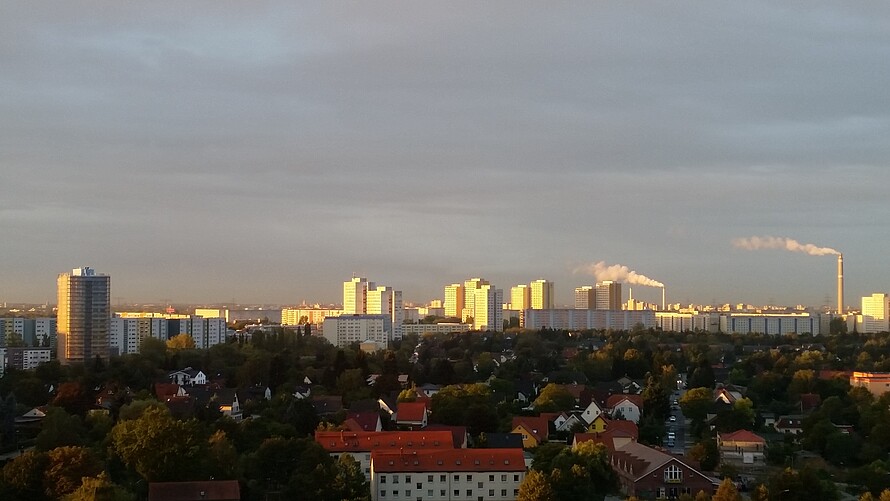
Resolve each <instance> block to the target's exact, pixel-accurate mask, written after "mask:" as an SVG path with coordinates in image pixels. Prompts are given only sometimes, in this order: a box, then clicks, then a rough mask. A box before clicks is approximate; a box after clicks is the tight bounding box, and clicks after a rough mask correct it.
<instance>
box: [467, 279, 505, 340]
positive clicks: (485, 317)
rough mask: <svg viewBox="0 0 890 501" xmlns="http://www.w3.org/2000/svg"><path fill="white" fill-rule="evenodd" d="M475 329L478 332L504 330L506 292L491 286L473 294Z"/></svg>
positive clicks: (483, 287) (484, 286) (485, 286)
mask: <svg viewBox="0 0 890 501" xmlns="http://www.w3.org/2000/svg"><path fill="white" fill-rule="evenodd" d="M473 300H474V307H473V310H474V311H473V313H474V316H473V329H475V330H477V331H486V330H487V331H495V332H499V331H503V330H504V311H503V306H504V291H503V289H497V288H495V287H494V286H493V285H491V284H486V285H483V286H481V287H480V288H479V289H475V290H474V292H473Z"/></svg>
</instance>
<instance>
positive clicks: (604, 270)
mask: <svg viewBox="0 0 890 501" xmlns="http://www.w3.org/2000/svg"><path fill="white" fill-rule="evenodd" d="M575 273H587V274H588V275H593V276H594V277H596V281H597V282H602V281H604V280H612V281H614V282H624V283H628V284H632V285H645V286H647V287H664V284H663V283H661V282H659V281H657V280H652V279H651V278H649V277H647V276H646V275H640V274H639V273H637V272H635V271H633V270H631V269H630V268H628V267H627V266H624V265H622V264H613V265H611V266H608V265H606V262H605V261H599V262H597V263H593V264H587V265H584V266H581V267H579V268H576V269H575Z"/></svg>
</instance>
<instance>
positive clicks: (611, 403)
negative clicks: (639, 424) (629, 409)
mask: <svg viewBox="0 0 890 501" xmlns="http://www.w3.org/2000/svg"><path fill="white" fill-rule="evenodd" d="M624 400H627V401H629V402H632V403H633V404H634V405H636V406H637V407H639V408H640V410H642V409H643V397H642V396H640V395H625V394H623V393H620V394H616V395H609V399H608V400H606V407H608V408H610V409H614V408H615V406H616V405H618V404H620V403H621V402H622V401H624Z"/></svg>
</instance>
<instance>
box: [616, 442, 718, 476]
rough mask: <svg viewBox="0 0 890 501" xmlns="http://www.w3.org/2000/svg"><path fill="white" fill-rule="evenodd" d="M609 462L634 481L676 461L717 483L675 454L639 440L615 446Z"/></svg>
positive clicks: (621, 473)
mask: <svg viewBox="0 0 890 501" xmlns="http://www.w3.org/2000/svg"><path fill="white" fill-rule="evenodd" d="M611 462H612V468H613V469H615V470H617V471H618V474H619V475H622V476H624V477H627V478H630V479H633V480H634V481H635V482H636V481H639V480H641V479H642V478H643V477H645V476H646V475H650V474H652V473H654V472H655V471H657V470H659V469H661V468H663V467H664V466H665V465H667V464H668V463H670V462H676V463H679V464H682V465H684V466H686V467H687V468H689V469H690V470H692V471H693V472H695V473H696V474H698V475H699V476H701V477H702V478H705V479H707V480H708V481H709V482H711V483H713V484H714V485H715V486H716V485H717V484H718V482H716V481H715V480H714V479H713V478H711V477H708V476H707V475H705V474H704V473H702V472H700V471H698V469H697V468H693V467H692V466H690V465H689V464H687V463H685V462H683V461H682V460H680V459H679V458H677V457H676V456H672V455H670V454H667V453H665V452H662V451H660V450H658V449H653V448H652V447H648V446H645V445H643V444H641V443H639V442H627V443H624V444H623V445H622V446H621V447H616V448H615V449H614V451H613V452H612V458H611Z"/></svg>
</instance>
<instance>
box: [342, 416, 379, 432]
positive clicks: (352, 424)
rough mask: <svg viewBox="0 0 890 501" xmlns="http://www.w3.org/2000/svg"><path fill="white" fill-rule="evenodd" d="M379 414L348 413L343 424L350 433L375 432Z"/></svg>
mask: <svg viewBox="0 0 890 501" xmlns="http://www.w3.org/2000/svg"><path fill="white" fill-rule="evenodd" d="M379 421H380V414H378V413H376V412H368V411H366V412H350V413H349V414H346V419H345V420H344V421H343V424H344V425H346V427H347V428H349V430H350V431H377V423H378V422H379Z"/></svg>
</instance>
